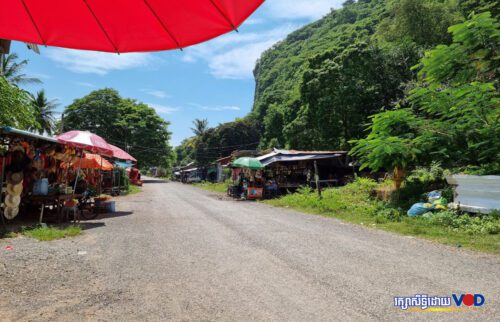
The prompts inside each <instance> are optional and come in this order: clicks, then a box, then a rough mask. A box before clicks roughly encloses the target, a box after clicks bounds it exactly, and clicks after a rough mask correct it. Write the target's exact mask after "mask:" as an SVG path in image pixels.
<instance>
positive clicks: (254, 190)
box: [228, 157, 264, 200]
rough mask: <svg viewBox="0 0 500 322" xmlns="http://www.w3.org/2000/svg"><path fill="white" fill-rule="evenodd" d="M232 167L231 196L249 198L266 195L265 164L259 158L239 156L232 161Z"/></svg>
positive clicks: (229, 189)
mask: <svg viewBox="0 0 500 322" xmlns="http://www.w3.org/2000/svg"><path fill="white" fill-rule="evenodd" d="M231 167H232V173H231V177H232V180H233V184H232V185H230V186H229V188H228V195H229V196H231V197H233V198H241V199H248V200H255V199H262V198H263V197H264V178H263V173H262V169H264V166H263V165H262V163H261V162H260V161H259V160H257V159H255V158H250V157H244V158H239V159H237V160H235V161H233V162H232V164H231Z"/></svg>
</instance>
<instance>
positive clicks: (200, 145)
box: [175, 117, 260, 165]
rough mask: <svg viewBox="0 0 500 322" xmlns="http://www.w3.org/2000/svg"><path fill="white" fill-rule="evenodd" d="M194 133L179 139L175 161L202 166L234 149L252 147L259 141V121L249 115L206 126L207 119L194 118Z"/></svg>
mask: <svg viewBox="0 0 500 322" xmlns="http://www.w3.org/2000/svg"><path fill="white" fill-rule="evenodd" d="M193 125H194V127H193V128H192V130H193V134H194V136H193V137H191V138H188V139H186V140H184V141H183V142H182V144H181V145H180V146H178V147H177V148H176V150H175V152H176V156H177V164H179V165H186V164H188V163H190V162H192V161H196V162H197V164H200V165H206V164H210V163H212V162H213V161H215V160H217V159H219V158H222V157H225V156H228V155H230V154H231V152H233V151H234V150H249V149H255V148H256V147H257V146H258V144H259V139H260V131H259V124H258V122H257V121H256V119H255V118H253V117H246V118H243V119H236V120H235V121H234V122H228V123H223V124H220V125H218V126H216V127H214V128H210V127H209V124H208V121H207V120H194V122H193Z"/></svg>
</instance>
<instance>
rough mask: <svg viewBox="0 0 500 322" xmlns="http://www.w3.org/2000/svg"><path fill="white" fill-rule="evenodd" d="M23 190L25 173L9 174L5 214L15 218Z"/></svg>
mask: <svg viewBox="0 0 500 322" xmlns="http://www.w3.org/2000/svg"><path fill="white" fill-rule="evenodd" d="M22 192H23V173H22V172H11V173H9V175H8V176H7V191H6V196H5V200H4V211H3V213H4V216H5V218H7V219H9V220H10V219H14V218H15V217H16V216H17V214H18V213H19V204H20V203H21V193H22Z"/></svg>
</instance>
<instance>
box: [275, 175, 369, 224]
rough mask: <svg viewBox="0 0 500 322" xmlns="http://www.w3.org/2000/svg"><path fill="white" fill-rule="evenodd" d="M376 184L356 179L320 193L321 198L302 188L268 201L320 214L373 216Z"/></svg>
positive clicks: (313, 191)
mask: <svg viewBox="0 0 500 322" xmlns="http://www.w3.org/2000/svg"><path fill="white" fill-rule="evenodd" d="M376 186H377V183H376V182H375V181H373V180H371V179H367V178H356V179H355V181H354V182H352V183H350V184H348V185H346V186H344V187H340V188H329V189H325V190H323V191H322V198H321V199H320V198H319V197H318V194H317V192H316V191H315V190H313V189H311V188H309V187H302V188H300V189H298V191H297V192H296V193H294V194H288V195H286V196H284V197H282V198H280V199H275V200H271V201H269V203H271V204H274V205H277V206H285V207H288V206H293V207H298V208H301V209H308V210H317V211H319V212H320V213H330V212H337V213H339V214H356V213H360V212H362V213H363V214H368V215H373V216H374V215H375V214H376V212H377V202H375V201H374V200H373V199H372V197H371V195H372V192H373V189H374V188H375V187H376Z"/></svg>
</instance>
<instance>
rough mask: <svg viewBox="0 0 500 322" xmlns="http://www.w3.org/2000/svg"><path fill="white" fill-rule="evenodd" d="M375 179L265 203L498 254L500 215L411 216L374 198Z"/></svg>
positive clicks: (305, 190) (446, 213) (302, 191)
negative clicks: (321, 195)
mask: <svg viewBox="0 0 500 322" xmlns="http://www.w3.org/2000/svg"><path fill="white" fill-rule="evenodd" d="M376 187H377V183H375V182H374V181H371V180H368V179H357V180H356V181H355V182H354V183H352V184H349V185H347V186H345V187H342V188H335V189H325V190H324V191H323V198H322V199H319V197H318V195H317V193H316V192H315V191H312V190H311V189H308V188H302V189H300V190H299V191H298V192H297V193H295V194H289V195H286V196H284V197H282V198H280V199H274V200H266V201H264V202H265V203H267V204H270V205H273V206H278V207H286V208H293V209H298V210H301V211H304V212H308V213H313V214H319V215H323V216H327V217H334V218H338V219H341V220H344V221H348V222H351V223H354V224H359V225H363V226H367V227H372V228H378V229H383V230H386V231H391V232H395V233H398V234H401V235H406V236H417V237H420V238H425V239H429V240H433V241H437V242H440V243H443V244H447V245H451V246H457V247H465V248H470V249H474V250H478V251H484V252H490V253H496V254H500V235H499V232H500V218H498V215H496V214H494V215H492V216H483V217H474V216H470V215H467V214H460V213H457V212H454V211H442V212H440V213H435V214H433V215H432V216H431V217H429V218H424V217H418V218H410V217H408V216H407V215H406V213H405V212H406V209H397V208H393V207H391V206H390V205H389V204H387V203H384V202H381V201H378V200H375V199H374V198H373V196H372V191H373V190H374V189H375V188H376Z"/></svg>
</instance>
